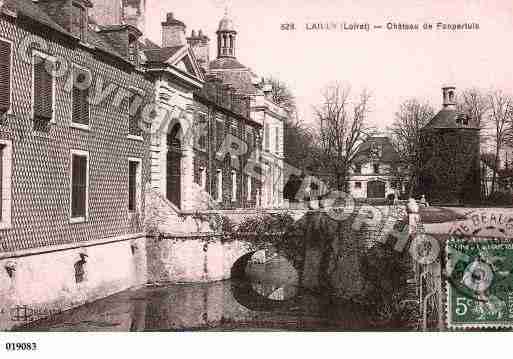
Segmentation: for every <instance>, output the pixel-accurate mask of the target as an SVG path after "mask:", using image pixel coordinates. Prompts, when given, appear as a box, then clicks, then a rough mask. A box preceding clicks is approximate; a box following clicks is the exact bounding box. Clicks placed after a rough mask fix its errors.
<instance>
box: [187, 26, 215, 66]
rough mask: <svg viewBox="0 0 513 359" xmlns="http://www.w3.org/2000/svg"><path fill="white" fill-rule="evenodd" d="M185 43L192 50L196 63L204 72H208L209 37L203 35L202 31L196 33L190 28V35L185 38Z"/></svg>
mask: <svg viewBox="0 0 513 359" xmlns="http://www.w3.org/2000/svg"><path fill="white" fill-rule="evenodd" d="M187 43H188V44H189V46H190V48H191V49H192V51H193V52H194V56H196V60H197V61H198V64H199V65H200V66H201V67H202V68H203V70H204V71H205V73H206V72H208V67H209V64H210V52H209V48H210V39H209V38H208V37H207V36H205V35H203V31H201V30H199V31H198V33H197V34H196V31H194V30H192V32H191V36H190V37H188V38H187Z"/></svg>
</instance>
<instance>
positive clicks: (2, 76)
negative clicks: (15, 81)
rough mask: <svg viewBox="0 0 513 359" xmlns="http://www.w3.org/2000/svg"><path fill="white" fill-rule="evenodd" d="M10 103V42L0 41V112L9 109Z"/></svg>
mask: <svg viewBox="0 0 513 359" xmlns="http://www.w3.org/2000/svg"><path fill="white" fill-rule="evenodd" d="M10 103H11V44H10V43H8V42H6V41H0V114H2V113H4V112H6V111H8V110H9V106H10Z"/></svg>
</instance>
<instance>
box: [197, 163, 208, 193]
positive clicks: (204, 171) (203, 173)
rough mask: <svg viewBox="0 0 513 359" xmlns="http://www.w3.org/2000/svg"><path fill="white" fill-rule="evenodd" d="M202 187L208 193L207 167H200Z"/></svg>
mask: <svg viewBox="0 0 513 359" xmlns="http://www.w3.org/2000/svg"><path fill="white" fill-rule="evenodd" d="M199 170H200V183H199V184H200V186H201V188H202V189H204V190H205V191H207V190H208V189H207V169H206V168H205V167H200V169H199Z"/></svg>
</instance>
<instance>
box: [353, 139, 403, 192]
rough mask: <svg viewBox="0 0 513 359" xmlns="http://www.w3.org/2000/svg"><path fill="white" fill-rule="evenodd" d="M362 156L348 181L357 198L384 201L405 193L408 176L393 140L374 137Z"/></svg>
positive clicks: (364, 148)
mask: <svg viewBox="0 0 513 359" xmlns="http://www.w3.org/2000/svg"><path fill="white" fill-rule="evenodd" d="M358 152H359V153H358V155H357V157H356V160H355V163H354V165H353V166H352V168H351V169H350V171H349V180H348V188H349V194H350V195H351V196H352V197H353V198H369V199H384V198H386V197H387V196H389V195H393V194H395V195H397V196H398V197H399V195H400V194H401V193H404V192H405V190H406V181H405V175H404V173H403V172H402V169H401V165H400V163H399V156H398V154H397V152H396V151H395V150H394V148H393V146H392V144H391V142H390V139H389V138H387V137H371V138H369V139H368V140H367V141H366V142H365V143H363V144H362V145H361V146H360V148H359V151H358Z"/></svg>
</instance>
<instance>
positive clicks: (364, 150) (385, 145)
mask: <svg viewBox="0 0 513 359" xmlns="http://www.w3.org/2000/svg"><path fill="white" fill-rule="evenodd" d="M375 145H378V146H381V157H380V158H379V159H378V160H379V161H380V162H387V163H393V162H398V161H399V154H398V153H397V151H396V150H395V149H394V146H393V145H392V142H391V141H390V138H388V137H370V138H369V139H368V140H367V141H365V142H364V143H362V144H361V145H360V148H359V150H358V155H357V156H356V162H366V161H367V160H369V158H370V157H371V149H372V148H373V146H375Z"/></svg>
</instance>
